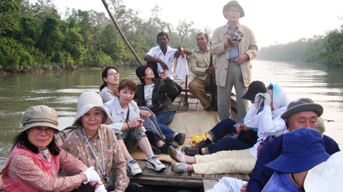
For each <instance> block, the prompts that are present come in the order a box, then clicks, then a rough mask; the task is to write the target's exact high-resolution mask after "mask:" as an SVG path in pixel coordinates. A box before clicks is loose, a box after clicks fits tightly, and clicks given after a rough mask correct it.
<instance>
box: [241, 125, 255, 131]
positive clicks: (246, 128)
mask: <svg viewBox="0 0 343 192" xmlns="http://www.w3.org/2000/svg"><path fill="white" fill-rule="evenodd" d="M241 129H242V131H249V130H252V128H250V127H247V126H246V125H244V124H242V125H241Z"/></svg>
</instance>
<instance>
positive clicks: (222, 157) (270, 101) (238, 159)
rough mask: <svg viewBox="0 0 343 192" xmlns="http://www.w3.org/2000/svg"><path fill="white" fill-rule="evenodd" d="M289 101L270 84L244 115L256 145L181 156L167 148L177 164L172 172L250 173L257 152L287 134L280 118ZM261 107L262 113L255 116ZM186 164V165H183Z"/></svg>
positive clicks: (283, 122)
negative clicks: (254, 137) (271, 141)
mask: <svg viewBox="0 0 343 192" xmlns="http://www.w3.org/2000/svg"><path fill="white" fill-rule="evenodd" d="M288 103H289V99H288V97H287V95H286V93H285V91H284V90H283V89H282V88H281V87H280V86H279V85H278V84H275V83H274V84H273V83H270V84H269V85H268V87H267V93H258V94H256V96H255V101H254V104H253V105H252V107H251V108H250V109H249V111H248V113H247V115H246V116H245V119H244V123H245V125H246V126H247V127H256V128H257V129H258V131H257V135H258V139H257V142H256V143H255V144H254V146H252V147H251V148H249V149H244V150H230V151H220V152H216V153H213V154H210V155H196V156H194V157H191V156H187V155H183V154H182V153H181V152H179V151H176V150H175V149H173V148H169V149H168V150H169V155H170V156H171V157H172V158H173V159H174V160H176V161H178V162H182V163H174V164H173V166H172V170H173V171H175V172H185V171H194V172H195V173H196V174H216V173H251V171H252V169H253V168H254V166H255V163H256V159H257V156H258V151H259V149H260V148H261V147H262V146H263V144H264V143H265V142H266V141H267V140H269V139H271V138H273V137H275V136H279V135H282V134H284V133H286V132H288V130H287V127H286V124H285V121H284V120H283V119H282V118H281V115H282V114H283V113H284V112H285V111H286V110H287V106H288ZM261 105H264V109H263V111H262V112H260V113H258V111H259V109H260V107H261ZM186 163H188V164H186Z"/></svg>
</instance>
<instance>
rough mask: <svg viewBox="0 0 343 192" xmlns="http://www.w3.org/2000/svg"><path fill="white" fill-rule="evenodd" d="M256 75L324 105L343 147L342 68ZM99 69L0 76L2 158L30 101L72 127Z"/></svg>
mask: <svg viewBox="0 0 343 192" xmlns="http://www.w3.org/2000/svg"><path fill="white" fill-rule="evenodd" d="M134 71H135V70H134V69H120V70H119V73H120V75H121V79H123V78H130V79H133V80H135V81H136V82H138V79H137V77H136V75H135V72H134ZM253 80H261V81H263V82H264V83H265V84H268V83H269V82H274V83H279V84H280V85H281V86H282V87H283V88H284V89H285V90H286V92H287V93H288V95H289V97H290V99H291V100H293V99H296V98H299V97H309V98H312V99H313V100H314V101H315V102H318V103H320V104H322V105H323V106H324V109H325V110H324V114H323V118H324V119H326V120H333V121H334V122H325V124H326V130H327V131H326V134H327V135H329V136H331V137H333V138H334V139H335V140H336V141H337V142H338V143H339V144H340V147H341V148H342V147H343V120H342V119H341V118H340V116H341V114H342V111H343V93H342V92H343V91H342V90H343V77H342V71H341V70H339V71H337V70H330V69H325V68H323V67H320V66H314V65H312V64H311V65H308V64H301V65H299V64H290V63H284V62H269V61H253ZM101 84H102V81H101V71H66V72H47V73H41V74H9V75H5V76H2V77H0V125H1V127H0V138H1V139H0V157H1V156H2V157H6V156H8V155H9V153H10V150H11V147H12V140H13V138H14V136H15V135H16V134H17V133H19V132H20V131H21V117H22V114H23V113H24V112H25V110H26V109H27V108H28V107H30V106H32V105H40V104H44V105H48V106H50V107H52V108H54V109H55V110H56V111H57V113H58V115H59V122H60V126H61V127H66V126H69V122H72V121H73V117H74V116H75V114H76V102H77V98H78V97H79V96H80V94H81V93H83V92H85V91H96V92H98V91H99V86H100V85H101Z"/></svg>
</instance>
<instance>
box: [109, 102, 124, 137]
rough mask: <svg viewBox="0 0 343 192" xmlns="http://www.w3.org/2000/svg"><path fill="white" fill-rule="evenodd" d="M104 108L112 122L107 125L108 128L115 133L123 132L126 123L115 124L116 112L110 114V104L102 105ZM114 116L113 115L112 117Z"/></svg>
mask: <svg viewBox="0 0 343 192" xmlns="http://www.w3.org/2000/svg"><path fill="white" fill-rule="evenodd" d="M104 108H105V110H106V111H107V112H108V113H109V114H110V116H111V118H112V120H113V122H112V124H109V126H110V127H111V128H112V129H113V130H116V131H115V132H119V131H124V130H126V129H127V128H128V126H127V125H126V123H121V122H119V123H118V122H116V116H115V115H116V112H114V111H113V112H112V109H111V106H110V104H107V103H105V104H104ZM112 114H114V115H112Z"/></svg>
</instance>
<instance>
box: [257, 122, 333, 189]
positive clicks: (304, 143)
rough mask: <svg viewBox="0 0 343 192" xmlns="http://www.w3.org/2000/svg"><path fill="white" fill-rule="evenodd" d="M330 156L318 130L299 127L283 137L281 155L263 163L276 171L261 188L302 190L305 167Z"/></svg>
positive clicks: (312, 165) (323, 160)
mask: <svg viewBox="0 0 343 192" xmlns="http://www.w3.org/2000/svg"><path fill="white" fill-rule="evenodd" d="M329 157H330V155H329V154H327V153H326V151H325V148H324V142H323V139H322V135H321V133H320V132H319V131H317V130H314V129H311V128H302V129H298V130H294V131H291V132H289V133H286V134H285V135H284V136H283V142H282V153H281V155H280V156H279V157H278V158H277V159H275V160H274V161H272V162H270V163H268V164H267V165H266V167H268V168H270V169H272V170H274V171H275V172H274V174H273V176H272V177H271V178H270V180H269V181H268V183H267V184H266V186H265V187H264V188H263V190H262V191H263V192H278V191H280V192H281V191H282V192H283V191H299V192H304V180H305V177H306V175H307V172H308V170H310V169H311V168H313V167H314V166H316V165H318V164H320V163H322V162H325V161H326V160H327V159H328V158H329ZM325 191H326V190H325Z"/></svg>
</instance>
